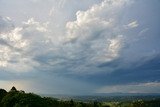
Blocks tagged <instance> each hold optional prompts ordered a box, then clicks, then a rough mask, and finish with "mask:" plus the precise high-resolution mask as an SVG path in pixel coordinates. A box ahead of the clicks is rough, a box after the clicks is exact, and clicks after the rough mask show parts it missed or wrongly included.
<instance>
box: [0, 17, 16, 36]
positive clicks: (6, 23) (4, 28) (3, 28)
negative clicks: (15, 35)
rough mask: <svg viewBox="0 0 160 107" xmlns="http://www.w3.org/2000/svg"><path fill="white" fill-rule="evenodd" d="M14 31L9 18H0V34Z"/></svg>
mask: <svg viewBox="0 0 160 107" xmlns="http://www.w3.org/2000/svg"><path fill="white" fill-rule="evenodd" d="M12 29H14V24H13V23H12V20H11V19H10V18H9V17H1V16H0V34H1V33H5V32H8V31H10V30H12Z"/></svg>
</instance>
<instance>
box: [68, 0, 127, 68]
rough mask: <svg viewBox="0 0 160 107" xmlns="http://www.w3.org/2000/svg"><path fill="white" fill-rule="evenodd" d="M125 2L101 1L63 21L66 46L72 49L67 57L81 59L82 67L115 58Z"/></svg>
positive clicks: (118, 49) (119, 43) (121, 45)
mask: <svg viewBox="0 0 160 107" xmlns="http://www.w3.org/2000/svg"><path fill="white" fill-rule="evenodd" d="M129 4H130V1H128V0H112V1H111V0H104V1H103V2H102V3H100V4H96V5H93V6H92V7H91V8H90V9H88V10H86V11H78V12H77V13H76V20H75V21H70V22H68V23H67V24H66V29H67V36H66V39H65V40H66V44H67V45H66V47H67V46H68V47H67V49H68V48H72V49H69V50H70V52H71V53H72V55H71V56H73V57H76V58H77V57H78V58H79V59H81V60H84V62H85V64H84V63H83V66H85V68H86V67H87V66H88V65H90V66H95V64H98V63H104V62H108V61H112V60H114V59H116V58H117V57H118V56H119V54H120V51H121V48H122V47H123V29H122V26H123V25H121V23H120V19H119V17H120V16H121V13H122V11H123V9H124V8H125V7H126V6H128V5H129ZM68 57H69V56H68ZM81 68H82V67H81ZM76 70H77V69H76ZM87 70H88V69H87ZM81 71H82V69H81ZM97 71H98V70H97Z"/></svg>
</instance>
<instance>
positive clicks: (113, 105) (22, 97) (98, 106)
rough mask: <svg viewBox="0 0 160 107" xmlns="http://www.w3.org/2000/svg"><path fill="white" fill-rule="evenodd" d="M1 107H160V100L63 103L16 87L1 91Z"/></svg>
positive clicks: (70, 101) (71, 101)
mask: <svg viewBox="0 0 160 107" xmlns="http://www.w3.org/2000/svg"><path fill="white" fill-rule="evenodd" d="M0 107H160V99H154V100H150V101H143V100H137V101H130V102H128V101H126V102H101V103H99V102H95V101H94V102H85V103H84V102H80V101H73V100H69V101H62V100H58V99H54V98H50V97H41V96H39V95H36V94H33V93H25V92H24V91H18V90H17V89H16V88H15V87H12V89H11V90H10V91H9V92H7V91H5V90H4V89H0Z"/></svg>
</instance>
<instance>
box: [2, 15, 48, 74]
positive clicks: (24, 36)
mask: <svg viewBox="0 0 160 107" xmlns="http://www.w3.org/2000/svg"><path fill="white" fill-rule="evenodd" d="M46 26H47V24H46V23H45V24H40V23H39V22H36V21H34V19H32V18H31V19H29V20H28V21H27V22H24V23H23V25H22V26H21V27H15V28H14V29H12V30H10V31H8V32H4V33H1V34H0V40H1V41H0V43H1V44H3V45H1V46H0V53H1V57H0V58H1V59H0V66H1V67H5V69H6V70H7V71H12V69H13V72H14V71H16V72H26V71H32V70H33V68H34V67H33V66H35V65H38V62H36V61H34V60H33V59H32V57H34V56H33V53H34V52H30V51H31V50H33V49H35V48H37V47H39V46H40V45H39V44H40V43H41V44H43V43H44V44H45V40H46V39H43V36H44V35H43V34H44V32H46V31H47V29H46ZM38 36H39V39H38ZM36 38H37V39H36ZM37 42H39V43H37ZM33 45H34V46H33Z"/></svg>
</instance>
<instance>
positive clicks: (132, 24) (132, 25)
mask: <svg viewBox="0 0 160 107" xmlns="http://www.w3.org/2000/svg"><path fill="white" fill-rule="evenodd" d="M138 26H139V24H138V22H137V21H133V22H131V23H129V24H128V25H125V28H126V29H129V28H136V27H138Z"/></svg>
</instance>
